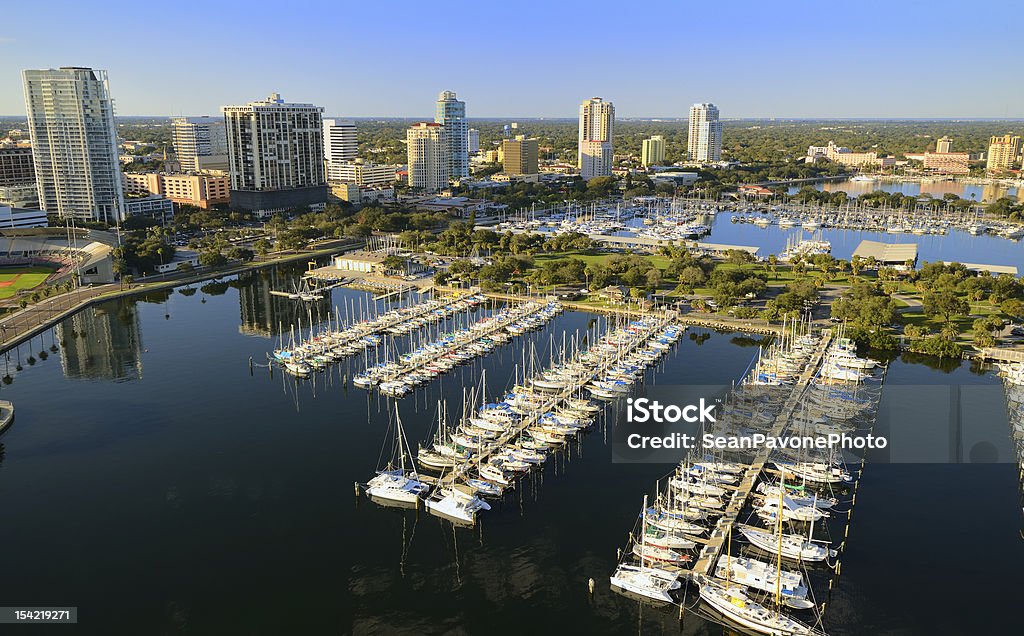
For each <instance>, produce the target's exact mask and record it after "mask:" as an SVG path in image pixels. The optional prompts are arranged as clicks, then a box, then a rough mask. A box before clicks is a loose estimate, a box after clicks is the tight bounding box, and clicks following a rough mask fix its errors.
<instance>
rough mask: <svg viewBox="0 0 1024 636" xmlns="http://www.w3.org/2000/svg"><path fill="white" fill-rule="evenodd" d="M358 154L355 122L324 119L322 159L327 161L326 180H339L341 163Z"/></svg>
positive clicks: (353, 158)
mask: <svg viewBox="0 0 1024 636" xmlns="http://www.w3.org/2000/svg"><path fill="white" fill-rule="evenodd" d="M358 154H359V142H358V141H357V140H356V124H355V122H354V121H352V120H350V119H325V120H324V160H325V161H326V162H327V180H328V181H339V180H341V177H339V176H338V175H339V171H340V168H341V165H342V164H344V163H348V162H350V161H353V160H355V158H356V156H357V155H358Z"/></svg>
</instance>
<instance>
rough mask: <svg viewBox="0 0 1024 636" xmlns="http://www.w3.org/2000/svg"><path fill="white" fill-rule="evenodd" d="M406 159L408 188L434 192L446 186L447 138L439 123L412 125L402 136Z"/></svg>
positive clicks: (447, 176) (447, 178) (448, 165)
mask: <svg viewBox="0 0 1024 636" xmlns="http://www.w3.org/2000/svg"><path fill="white" fill-rule="evenodd" d="M405 143H406V152H407V153H408V158H409V187H411V188H418V189H421V190H426V191H427V192H438V191H439V190H443V189H444V188H447V187H448V182H449V179H450V177H449V172H448V169H449V167H450V165H451V162H450V161H449V153H448V148H449V145H448V142H447V135H446V134H445V128H444V126H443V125H442V124H440V123H431V122H420V123H418V124H413V125H412V126H410V127H409V129H408V130H407V131H406V133H405Z"/></svg>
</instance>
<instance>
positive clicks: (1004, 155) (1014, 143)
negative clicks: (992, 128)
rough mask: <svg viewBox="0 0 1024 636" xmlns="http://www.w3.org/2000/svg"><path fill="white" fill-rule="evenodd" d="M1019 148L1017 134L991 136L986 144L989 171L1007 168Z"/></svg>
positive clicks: (1014, 158)
mask: <svg viewBox="0 0 1024 636" xmlns="http://www.w3.org/2000/svg"><path fill="white" fill-rule="evenodd" d="M1019 148H1020V137H1019V136H1017V135H1003V136H1002V137H992V139H990V140H989V144H988V165H987V166H986V168H987V169H988V171H989V172H998V171H1000V170H1007V169H1009V168H1010V166H1011V165H1012V164H1013V162H1014V161H1016V160H1017V152H1018V149H1019Z"/></svg>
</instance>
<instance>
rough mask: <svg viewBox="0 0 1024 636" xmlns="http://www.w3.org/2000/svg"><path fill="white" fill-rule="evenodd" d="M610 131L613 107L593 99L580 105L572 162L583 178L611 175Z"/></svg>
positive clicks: (611, 149) (613, 125)
mask: <svg viewBox="0 0 1024 636" xmlns="http://www.w3.org/2000/svg"><path fill="white" fill-rule="evenodd" d="M614 129H615V106H614V105H613V104H612V103H611V102H606V101H604V100H603V99H601V98H600V97H593V98H591V99H588V100H586V101H584V102H583V103H582V104H580V126H579V140H578V141H579V145H578V150H577V157H576V162H577V165H578V166H579V169H580V175H581V176H582V177H583V178H584V179H591V178H593V177H604V176H611V174H612V159H613V156H614V150H613V145H612V137H613V135H614Z"/></svg>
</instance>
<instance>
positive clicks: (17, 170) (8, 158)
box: [0, 146, 36, 186]
mask: <svg viewBox="0 0 1024 636" xmlns="http://www.w3.org/2000/svg"><path fill="white" fill-rule="evenodd" d="M35 182H36V170H35V167H34V166H33V165H32V149H31V148H26V147H21V146H11V147H10V148H0V186H10V185H21V184H24V183H35Z"/></svg>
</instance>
